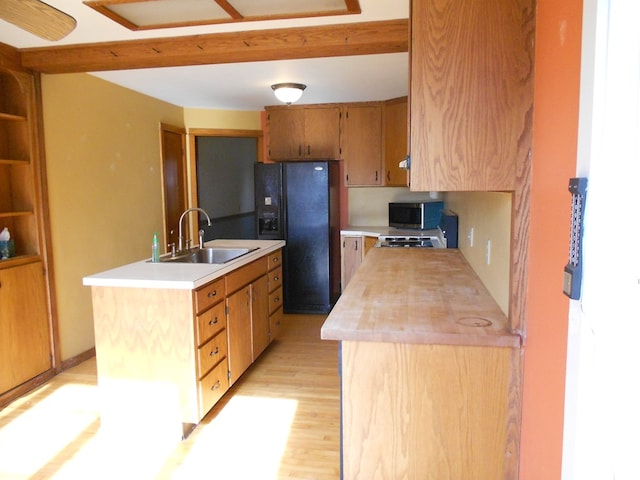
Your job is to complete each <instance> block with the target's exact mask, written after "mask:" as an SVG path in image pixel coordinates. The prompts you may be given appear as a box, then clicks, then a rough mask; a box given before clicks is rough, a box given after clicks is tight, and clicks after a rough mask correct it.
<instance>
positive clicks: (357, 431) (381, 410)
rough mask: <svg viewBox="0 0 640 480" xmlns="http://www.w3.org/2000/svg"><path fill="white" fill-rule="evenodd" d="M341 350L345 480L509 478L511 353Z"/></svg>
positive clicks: (373, 347) (377, 346)
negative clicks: (376, 479) (381, 479)
mask: <svg viewBox="0 0 640 480" xmlns="http://www.w3.org/2000/svg"><path fill="white" fill-rule="evenodd" d="M341 348H342V356H341V358H342V398H343V399H344V401H343V422H342V425H343V427H342V433H343V459H344V466H343V468H344V469H343V478H344V479H345V480H355V479H361V480H368V479H371V478H420V479H424V480H442V479H468V480H486V479H489V478H490V479H505V480H506V479H513V478H517V455H518V452H517V442H514V441H513V440H514V438H513V437H512V436H511V429H510V426H511V425H512V423H513V422H514V420H515V418H514V415H513V414H514V412H515V411H516V410H517V408H516V406H517V402H515V401H514V399H516V398H518V392H517V388H518V387H517V383H516V382H513V378H514V370H513V369H514V368H515V367H512V364H514V363H513V362H512V356H513V355H516V356H517V355H519V353H518V351H517V350H516V349H512V348H500V347H495V348H491V347H466V346H451V345H418V344H416V345H410V344H398V343H376V342H342V347H341ZM516 364H517V362H516V363H515V364H514V365H516ZM488 385H490V386H491V387H490V388H488V387H487V386H488Z"/></svg>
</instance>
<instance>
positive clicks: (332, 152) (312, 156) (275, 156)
mask: <svg viewBox="0 0 640 480" xmlns="http://www.w3.org/2000/svg"><path fill="white" fill-rule="evenodd" d="M266 111H267V122H268V126H269V158H270V159H271V160H319V159H322V160H325V159H338V158H340V108H339V107H336V106H313V107H300V106H287V107H267V108H266Z"/></svg>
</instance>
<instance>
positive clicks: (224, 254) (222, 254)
mask: <svg viewBox="0 0 640 480" xmlns="http://www.w3.org/2000/svg"><path fill="white" fill-rule="evenodd" d="M257 249H258V247H254V248H234V247H204V248H197V249H195V250H189V251H188V252H186V253H180V254H178V255H176V256H175V257H171V256H170V255H168V256H164V257H160V262H168V263H212V264H222V263H227V262H230V261H231V260H235V259H236V258H239V257H241V256H243V255H246V254H247V253H250V252H253V251H255V250H257Z"/></svg>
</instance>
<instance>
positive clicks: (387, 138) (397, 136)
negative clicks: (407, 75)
mask: <svg viewBox="0 0 640 480" xmlns="http://www.w3.org/2000/svg"><path fill="white" fill-rule="evenodd" d="M383 113H384V115H383V117H384V184H385V185H386V186H388V187H406V186H407V185H408V184H409V175H408V172H407V170H405V169H403V168H400V167H399V166H398V164H399V163H400V162H401V161H402V160H404V159H405V157H406V156H407V153H408V151H409V150H408V148H409V145H408V142H409V138H408V130H407V122H408V120H409V119H408V115H409V114H408V111H407V99H406V98H403V99H399V100H392V101H389V102H386V103H385V105H384V107H383Z"/></svg>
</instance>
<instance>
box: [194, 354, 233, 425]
mask: <svg viewBox="0 0 640 480" xmlns="http://www.w3.org/2000/svg"><path fill="white" fill-rule="evenodd" d="M227 390H229V378H228V377H227V363H226V362H220V363H219V364H218V365H217V366H216V367H215V368H214V369H213V370H211V371H210V372H209V373H208V374H207V375H206V376H205V377H204V378H203V379H202V380H200V381H199V382H198V400H199V402H200V405H201V407H200V418H202V417H204V416H205V415H206V414H207V412H208V411H209V410H210V409H211V407H212V406H213V405H215V404H216V402H217V401H218V400H220V398H221V397H222V395H224V394H225V392H226V391H227Z"/></svg>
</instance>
